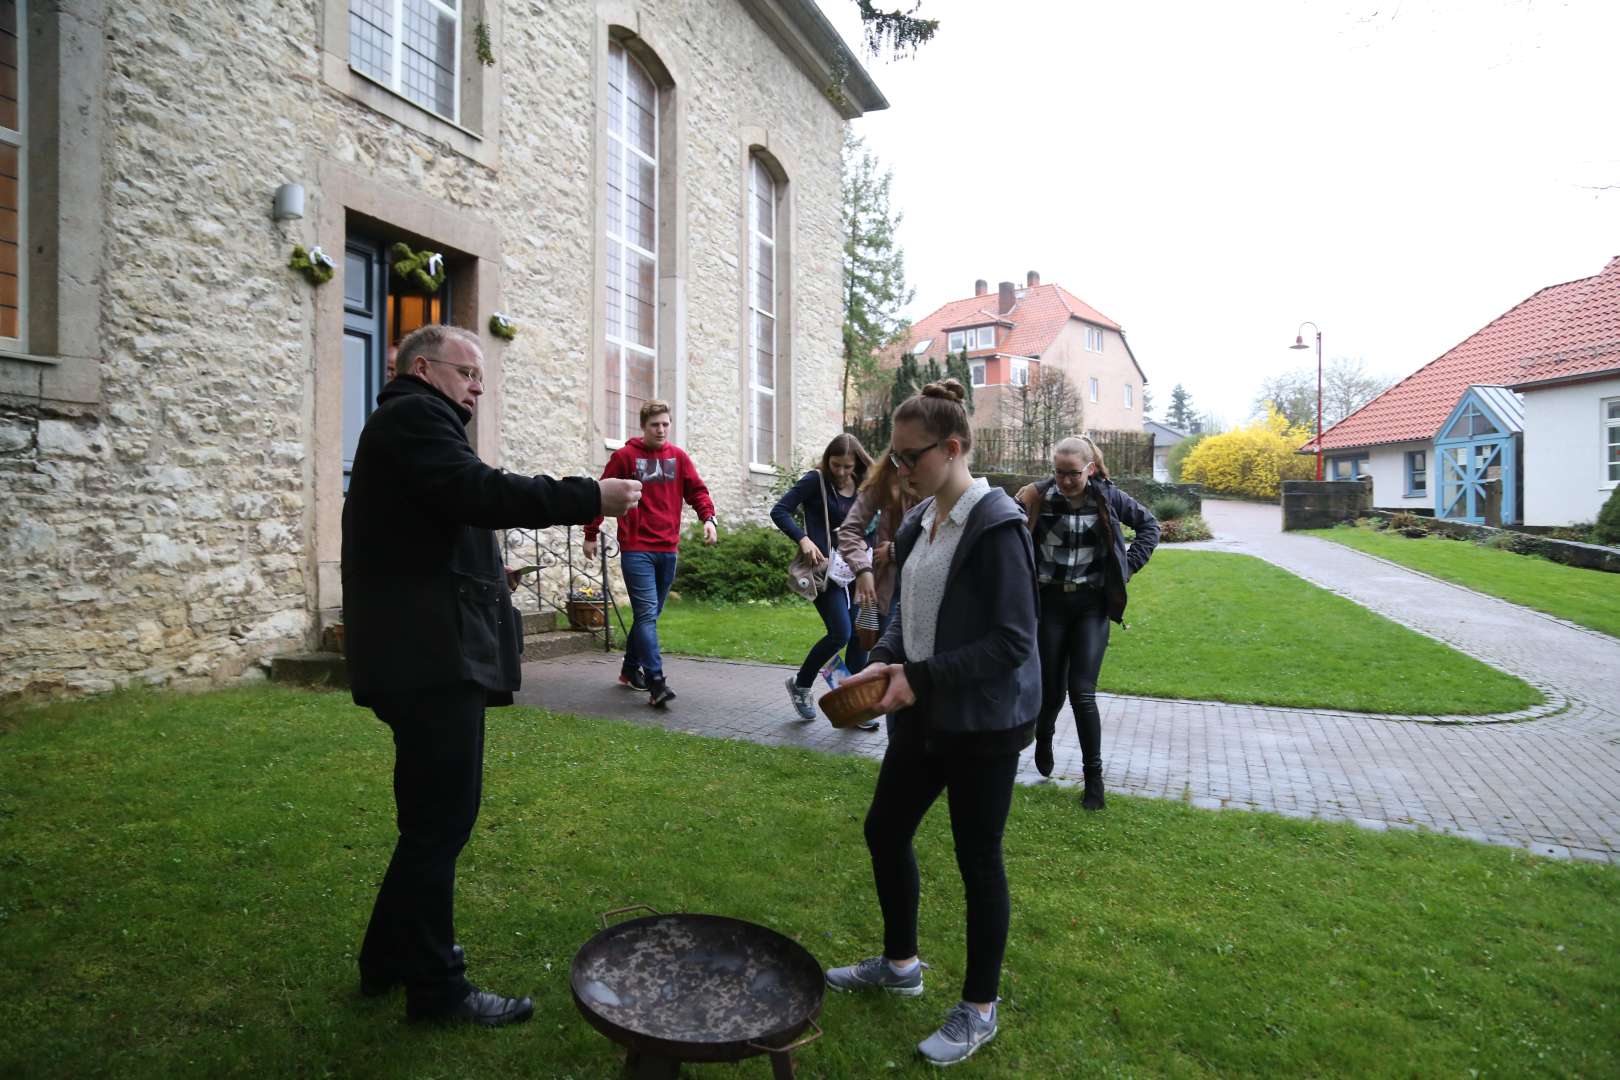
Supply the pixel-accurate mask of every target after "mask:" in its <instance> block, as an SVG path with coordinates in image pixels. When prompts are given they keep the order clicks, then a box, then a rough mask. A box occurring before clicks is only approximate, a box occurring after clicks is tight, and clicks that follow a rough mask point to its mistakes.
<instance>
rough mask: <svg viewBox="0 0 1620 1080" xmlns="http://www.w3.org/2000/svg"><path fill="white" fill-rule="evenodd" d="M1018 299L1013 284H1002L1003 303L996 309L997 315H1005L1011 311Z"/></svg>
mask: <svg viewBox="0 0 1620 1080" xmlns="http://www.w3.org/2000/svg"><path fill="white" fill-rule="evenodd" d="M1016 298H1017V293H1016V291H1015V290H1014V289H1013V283H1012V282H1010V281H1003V282H1002V283H1001V303H1000V304H999V305H998V306H997V307H996V314H998V315H1005V314H1007V312H1009V311H1011V310H1012V307H1013V301H1014V300H1015V299H1016Z"/></svg>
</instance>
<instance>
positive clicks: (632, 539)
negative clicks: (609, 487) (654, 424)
mask: <svg viewBox="0 0 1620 1080" xmlns="http://www.w3.org/2000/svg"><path fill="white" fill-rule="evenodd" d="M610 476H614V477H619V478H621V479H625V480H640V481H641V503H640V505H638V506H636V507H635V508H634V509H632V510H631V511H630V512H629V513H627V514H625V515H624V517H622V518H620V519H619V548H620V549H621V550H623V551H674V550H675V549H676V548H678V547H679V546H680V542H681V501H682V500H683V499H684V500H685V501H686V502H689V503H691V504H692V509H693V510H696V511H697V516H698V520H700V521H707V520H709V519H710V518H712V517H714V500H713V499H711V498H709V486H708V485H707V484H705V483H704V482H703V478H702V477H701V476H699V475H698V471H697V466H696V465H693V464H692V459H691V458H689V457H687V456H686V451H685V450H682V449H681V448H680V447H678V446H676V445H675V444H674V443H672V442H666V443H664V445H663V446H660V447H659V448H658V449H657V450H649V449H647V444H646V443H644V442H643V441H642V439H641V436H640V435H637V436H635V437H634V438H632V439H631V440H629V441H628V442H626V443H625V444H624V445H623V446H621V447H619V448H618V449H617V450H615V451H613V456H612V457H610V458H608V463H607V468H605V469H603V470H602V479H604V480H606V479H607V478H608V477H610ZM601 527H602V519H601V518H597V519H596V520H595V521H593V522H591V523H590V524H589V525H587V526H585V539H587V540H595V539H596V536H597V533H598V532H599V531H600V530H601Z"/></svg>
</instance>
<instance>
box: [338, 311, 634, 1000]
mask: <svg viewBox="0 0 1620 1080" xmlns="http://www.w3.org/2000/svg"><path fill="white" fill-rule="evenodd" d="M397 366H398V374H397V376H396V377H395V378H394V379H393V380H392V381H391V382H389V383H388V385H387V386H385V387H384V388H383V391H382V393H381V394H380V395H378V398H377V402H378V406H377V411H376V412H374V413H373V414H372V415H371V418H370V419H369V420H367V421H366V426H365V429H364V430H363V431H362V432H361V433H360V443H359V446H358V447H357V449H356V450H355V456H354V470H353V473H352V475H351V478H350V482H349V491H348V496H347V499H346V501H345V503H344V506H343V624H344V628H345V636H346V651H347V653H348V666H349V680H350V686H351V687H352V689H353V692H354V700H355V703H356V704H358V705H365V706H369V707H370V708H371V710H372V711H373V712H375V713H376V714H377V717H378V719H380V720H382V722H383V723H385V724H387V725H388V726H389V727H390V728H391V729H392V730H393V733H394V749H395V757H394V801H395V804H396V806H397V807H398V812H399V819H398V821H399V841H398V843H397V844H396V845H395V847H394V855H393V859H392V860H391V861H390V862H389V864H388V872H387V874H386V876H385V877H384V878H383V883H382V888H381V889H380V890H379V891H378V893H377V902H376V905H375V906H374V907H373V909H372V912H371V923H370V925H369V926H367V928H366V938H365V943H364V944H363V945H362V946H361V949H360V988H361V992H362V993H366V994H381V993H384V992H386V991H388V990H390V989H392V988H393V987H394V985H396V984H398V983H404V985H405V993H406V1006H405V1008H406V1015H407V1017H409V1018H410V1019H413V1020H416V1019H421V1020H449V1021H462V1022H471V1023H478V1024H484V1025H487V1026H491V1027H493V1026H496V1025H500V1024H507V1023H515V1022H517V1021H521V1020H527V1019H528V1018H529V1017H530V1016H531V1015H532V1014H533V1011H534V1005H533V1003H532V1002H531V1001H530V1000H529V999H528V998H526V997H524V998H506V997H501V996H500V995H498V994H491V993H486V992H484V991H482V990H479V989H478V988H477V987H475V986H473V985H472V984H471V983H469V982H468V981H467V979H466V977H465V974H464V971H465V967H466V965H465V962H464V960H463V957H462V953H461V947H460V946H459V945H457V944H456V943H455V919H454V894H455V879H456V857H457V856H458V855H459V854H460V853H461V849H462V847H463V846H464V845H465V844H466V842H467V838H468V837H469V836H470V835H471V833H472V828H473V823H474V822H475V821H476V820H477V818H478V804H479V800H480V797H481V794H482V782H483V766H484V708H485V706H490V705H510V704H511V703H512V692H513V691H514V690H516V689H517V688H518V684H519V681H520V671H519V666H520V664H521V659H522V632H521V626H520V623H519V621H518V614H517V611H516V609H515V608H514V607H513V606H512V599H511V585H510V583H509V581H508V579H507V575H506V572H505V567H504V565H503V562H502V558H501V552H500V546H499V544H498V543H497V541H496V538H495V533H494V532H493V531H492V530H495V529H505V528H540V527H543V526H548V525H561V524H577V525H583V524H585V523H586V522H589V521H593V520H595V519H596V518H597V517H598V516H599V515H602V514H608V515H613V516H617V515H619V514H623V513H624V512H625V511H626V510H628V509H630V508H631V507H633V506H634V505H635V504H636V502H637V501H638V500H639V499H640V497H641V485H640V484H639V483H638V482H637V481H634V480H603V481H600V482H598V481H596V480H591V479H586V478H583V477H571V478H568V479H565V480H553V479H551V478H550V477H546V476H518V475H515V474H512V473H508V472H504V471H502V470H500V469H492V468H490V467H489V466H488V465H485V464H484V463H483V462H482V461H481V460H479V458H478V455H477V454H476V453H475V452H474V451H473V448H472V445H471V443H470V442H469V441H468V438H467V424H468V422H469V421H471V419H472V417H473V413H474V412H475V411H476V409H477V406H478V398H479V396H480V395H481V394H482V393H483V392H484V386H483V378H484V359H483V351H482V348H481V347H480V345H479V341H478V338H477V336H476V335H474V334H472V333H470V332H468V331H466V330H460V329H457V328H455V327H449V326H438V325H431V326H424V327H422V328H421V329H419V330H417V331H415V332H413V333H411V334H409V335H407V336H406V338H405V340H403V341H401V342H400V346H399V355H398V361H397Z"/></svg>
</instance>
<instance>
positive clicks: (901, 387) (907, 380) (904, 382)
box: [888, 353, 923, 417]
mask: <svg viewBox="0 0 1620 1080" xmlns="http://www.w3.org/2000/svg"><path fill="white" fill-rule="evenodd" d="M922 388H923V377H922V372H921V371H919V370H918V368H917V358H916V357H915V356H912V355H911V354H910V353H906V355H904V356H902V357H901V358H900V367H899V369H898V370H896V371H895V373H894V385H893V386H892V387H891V388H890V390H889V409H888V415H889V416H891V417H892V416H893V415H894V410H896V409H898V408H899V407H900V403H901V402H903V401H905V400H906V399H907V398H908V397H911V396H912V395H913V394H915V393H917V391H919V390H921V389H922Z"/></svg>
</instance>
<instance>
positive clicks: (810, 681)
mask: <svg viewBox="0 0 1620 1080" xmlns="http://www.w3.org/2000/svg"><path fill="white" fill-rule="evenodd" d="M816 612H817V613H818V614H820V616H821V624H822V625H823V626H825V627H826V628H827V633H826V634H825V635H823V637H822V639H821V640H820V641H818V642H816V643H815V645H813V646H811V648H810V652H809V654H808V655H806V656H805V658H804V663H803V664H801V665H800V666H799V676H798V679H797V680H796V684H797V685H798V686H801V687H810V686H814V685H815V684H816V674H817V673H818V672H820V671H821V668H822V665H824V664H825V663H826V662H827V661H829V660H831V659H832V658H833V657H835V656H837V655H838V650H839V649H842V648H844V646H846V645H848V646H849V648H848V649H847V650H846V651H845V653H844V664H845V665H846V666H847V667H848V668H849V670H850V673H851V674H854V673H855V672H857V671H859V670H861V668H863V667H865V666H866V650H865V649H863V648H861V643H860V642H859V641H858V640H857V639H855V638H854V637H852V636H851V632H852V631H853V629H854V626H855V620H856V619H857V618H859V617H860V612H861V609H860V605H858V604H856V603H855V590H854V589H847V588H845V587H844V586H842V585H828V586H827V591H826V592H824V593H822V594H821V595H820V596H818V597H816Z"/></svg>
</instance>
